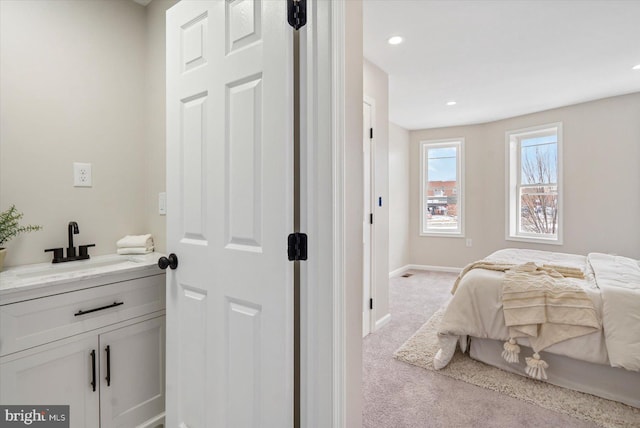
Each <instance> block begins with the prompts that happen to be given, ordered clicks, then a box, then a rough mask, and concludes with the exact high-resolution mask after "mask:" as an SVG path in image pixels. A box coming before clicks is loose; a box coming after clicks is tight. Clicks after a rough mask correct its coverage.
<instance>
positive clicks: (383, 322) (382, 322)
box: [375, 314, 391, 331]
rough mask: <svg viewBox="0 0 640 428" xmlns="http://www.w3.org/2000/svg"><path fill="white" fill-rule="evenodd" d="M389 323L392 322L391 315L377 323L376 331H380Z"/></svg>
mask: <svg viewBox="0 0 640 428" xmlns="http://www.w3.org/2000/svg"><path fill="white" fill-rule="evenodd" d="M389 321H391V314H387V315H385V316H383V317H382V318H380V319H379V320H378V321H376V326H375V331H378V329H379V328H381V327H383V326H384V325H385V324H387V323H388V322H389Z"/></svg>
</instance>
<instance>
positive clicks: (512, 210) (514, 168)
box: [505, 122, 564, 245]
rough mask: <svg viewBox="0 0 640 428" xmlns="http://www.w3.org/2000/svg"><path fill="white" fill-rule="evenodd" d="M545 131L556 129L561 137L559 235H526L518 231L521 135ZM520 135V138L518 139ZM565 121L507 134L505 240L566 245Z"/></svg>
mask: <svg viewBox="0 0 640 428" xmlns="http://www.w3.org/2000/svg"><path fill="white" fill-rule="evenodd" d="M545 130H549V131H552V130H555V132H556V134H557V137H558V165H557V178H558V183H557V187H558V231H557V238H544V237H541V236H531V237H529V236H526V234H522V233H519V232H518V205H519V204H518V195H517V184H518V179H519V174H520V171H519V167H520V161H519V159H520V153H519V150H518V138H519V139H522V136H523V135H526V134H538V133H540V132H543V131H545ZM516 137H517V138H516ZM562 139H563V138H562V122H555V123H548V124H545V125H539V126H532V127H529V128H523V129H514V130H510V131H507V132H506V133H505V142H506V144H505V145H506V156H505V159H506V162H505V164H506V174H505V177H506V178H507V179H506V180H505V181H506V204H505V205H506V217H505V218H506V220H507V221H506V222H505V239H506V240H507V241H518V242H531V243H537V244H550V245H563V232H564V221H563V217H564V201H563V191H562V187H563V183H564V177H563V173H562V171H563V167H562V165H563V156H562V151H563V148H562V146H563V144H562ZM514 158H515V159H516V160H517V161H516V162H512V159H514Z"/></svg>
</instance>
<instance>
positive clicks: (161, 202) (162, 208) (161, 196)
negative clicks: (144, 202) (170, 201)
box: [158, 192, 167, 215]
mask: <svg viewBox="0 0 640 428" xmlns="http://www.w3.org/2000/svg"><path fill="white" fill-rule="evenodd" d="M158 214H160V215H166V214H167V193H166V192H160V193H158Z"/></svg>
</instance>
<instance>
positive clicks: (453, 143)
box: [419, 138, 465, 238]
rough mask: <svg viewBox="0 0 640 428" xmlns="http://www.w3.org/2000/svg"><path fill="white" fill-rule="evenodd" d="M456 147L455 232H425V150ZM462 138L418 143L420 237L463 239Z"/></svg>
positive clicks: (426, 163)
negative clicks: (456, 222) (456, 226)
mask: <svg viewBox="0 0 640 428" xmlns="http://www.w3.org/2000/svg"><path fill="white" fill-rule="evenodd" d="M445 147H456V148H457V149H458V151H457V154H458V155H457V159H456V161H457V162H456V175H457V177H456V178H457V180H456V181H457V186H456V188H457V192H456V195H457V197H458V203H457V204H456V205H457V214H458V228H457V229H456V230H451V231H447V230H443V231H436V230H426V226H427V225H426V224H425V223H426V222H425V210H426V209H427V204H428V200H426V199H425V193H426V192H425V191H426V186H427V179H428V175H429V173H428V169H427V166H428V162H427V158H426V156H427V150H428V149H431V148H445ZM464 196H465V192H464V138H447V139H444V140H424V141H420V231H419V232H420V236H439V237H452V238H464V217H465V206H464Z"/></svg>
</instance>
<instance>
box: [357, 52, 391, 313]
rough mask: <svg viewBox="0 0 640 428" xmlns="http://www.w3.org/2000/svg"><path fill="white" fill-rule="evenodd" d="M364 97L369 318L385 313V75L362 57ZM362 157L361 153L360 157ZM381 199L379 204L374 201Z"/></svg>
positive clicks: (387, 240) (387, 205) (386, 123)
mask: <svg viewBox="0 0 640 428" xmlns="http://www.w3.org/2000/svg"><path fill="white" fill-rule="evenodd" d="M363 85H364V86H363V90H364V96H365V97H368V98H369V99H371V100H373V102H374V104H375V107H374V109H373V112H374V117H373V123H372V127H373V145H374V150H375V151H374V153H375V154H374V161H373V165H372V166H373V168H374V171H375V177H374V183H373V194H374V195H375V197H374V200H373V201H372V202H373V204H374V206H375V208H374V211H373V218H374V221H373V244H374V256H373V257H374V258H373V260H372V265H373V275H372V283H373V288H374V289H373V291H372V297H373V299H374V300H373V312H372V314H373V319H374V321H379V320H380V319H382V318H384V317H385V316H387V315H388V314H389V76H388V75H387V73H385V72H384V71H383V70H381V69H380V68H378V67H377V66H376V65H375V64H373V63H371V62H369V61H367V60H366V59H365V60H363ZM361 157H362V156H361ZM378 198H382V206H379V204H378Z"/></svg>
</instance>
